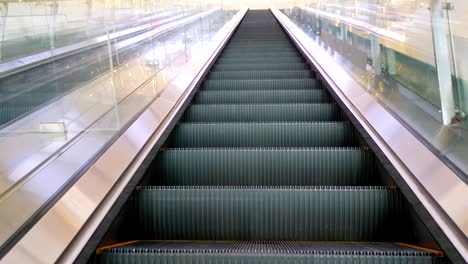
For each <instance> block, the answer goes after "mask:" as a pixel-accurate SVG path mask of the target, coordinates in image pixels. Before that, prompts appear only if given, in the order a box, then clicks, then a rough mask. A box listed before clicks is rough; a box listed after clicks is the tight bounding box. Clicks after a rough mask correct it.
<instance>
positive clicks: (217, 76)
mask: <svg viewBox="0 0 468 264" xmlns="http://www.w3.org/2000/svg"><path fill="white" fill-rule="evenodd" d="M311 77H312V72H311V71H310V70H288V71H222V72H211V73H210V74H209V75H208V80H249V79H250V80H251V79H257V80H259V79H260V80H264V79H300V78H304V79H306V78H311Z"/></svg>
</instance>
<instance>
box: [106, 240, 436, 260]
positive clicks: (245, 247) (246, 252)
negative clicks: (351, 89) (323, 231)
mask: <svg viewBox="0 0 468 264" xmlns="http://www.w3.org/2000/svg"><path fill="white" fill-rule="evenodd" d="M188 256H190V258H189V257H188ZM392 256H397V257H394V258H392ZM99 259H100V260H101V261H102V262H101V263H120V264H127V263H128V264H130V263H132V264H139V263H153V262H154V261H155V260H156V259H158V260H160V261H166V262H163V263H174V264H176V263H180V264H183V263H245V262H247V263H252V262H249V261H253V262H255V263H265V264H267V263H310V262H313V263H323V264H328V263H332V262H333V263H382V264H383V263H392V264H399V263H401V264H404V263H420V264H426V263H427V264H433V263H442V262H441V261H440V262H439V260H441V258H440V257H439V256H438V254H437V252H432V251H427V250H424V249H417V248H413V247H410V246H407V245H404V244H399V243H346V242H334V243H329V242H297V241H271V242H265V241H220V242H216V241H193V242H182V241H181V242H179V241H136V242H133V243H129V244H126V245H122V246H117V247H110V248H106V249H104V250H102V254H101V255H99ZM390 259H392V260H391V262H389V261H390ZM152 261H153V262H152ZM211 261H212V262H211Z"/></svg>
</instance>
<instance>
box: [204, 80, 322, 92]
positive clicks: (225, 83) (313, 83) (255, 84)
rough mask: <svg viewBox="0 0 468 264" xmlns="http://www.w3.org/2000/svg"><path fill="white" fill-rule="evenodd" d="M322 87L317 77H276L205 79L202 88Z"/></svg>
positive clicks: (232, 89)
mask: <svg viewBox="0 0 468 264" xmlns="http://www.w3.org/2000/svg"><path fill="white" fill-rule="evenodd" d="M319 88H321V85H320V82H319V81H317V80H315V79H310V78H308V79H285V80H281V79H275V80H272V79H270V80H205V81H204V82H203V85H202V89H203V90H205V91H208V90H227V91H231V92H234V91H236V90H251V91H255V90H285V91H286V90H288V89H290V90H308V89H319Z"/></svg>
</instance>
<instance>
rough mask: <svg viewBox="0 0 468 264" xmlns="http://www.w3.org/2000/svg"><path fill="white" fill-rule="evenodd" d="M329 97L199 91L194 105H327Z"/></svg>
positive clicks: (279, 92)
mask: <svg viewBox="0 0 468 264" xmlns="http://www.w3.org/2000/svg"><path fill="white" fill-rule="evenodd" d="M327 102H330V95H329V94H328V93H327V92H326V91H324V90H320V89H315V90H274V91H206V90H205V91H199V92H198V93H197V94H196V96H195V97H194V99H193V103H194V104H280V103H327Z"/></svg>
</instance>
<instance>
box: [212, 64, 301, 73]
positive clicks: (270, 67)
mask: <svg viewBox="0 0 468 264" xmlns="http://www.w3.org/2000/svg"><path fill="white" fill-rule="evenodd" d="M308 69H309V65H308V64H307V63H277V64H223V65H216V66H215V67H213V69H212V70H211V71H278V70H284V71H286V70H308Z"/></svg>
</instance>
